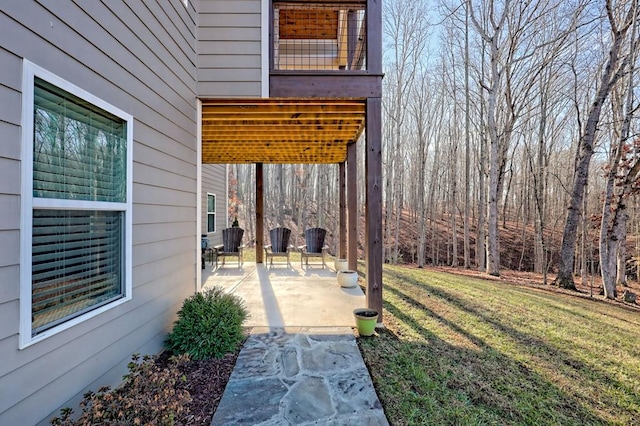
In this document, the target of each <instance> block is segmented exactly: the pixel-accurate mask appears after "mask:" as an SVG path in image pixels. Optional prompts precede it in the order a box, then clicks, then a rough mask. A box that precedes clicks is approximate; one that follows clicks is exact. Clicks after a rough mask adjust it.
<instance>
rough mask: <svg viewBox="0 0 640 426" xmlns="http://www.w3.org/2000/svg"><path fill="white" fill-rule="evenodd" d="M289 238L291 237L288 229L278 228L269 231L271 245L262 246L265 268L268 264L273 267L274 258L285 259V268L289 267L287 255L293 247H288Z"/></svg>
mask: <svg viewBox="0 0 640 426" xmlns="http://www.w3.org/2000/svg"><path fill="white" fill-rule="evenodd" d="M289 237H291V229H288V228H283V227H280V228H274V229H272V230H271V231H269V239H270V240H271V244H268V245H266V246H264V257H265V266H267V264H268V263H270V264H271V266H273V258H274V257H286V258H287V266H291V262H290V261H289V253H290V249H292V248H293V246H290V245H289Z"/></svg>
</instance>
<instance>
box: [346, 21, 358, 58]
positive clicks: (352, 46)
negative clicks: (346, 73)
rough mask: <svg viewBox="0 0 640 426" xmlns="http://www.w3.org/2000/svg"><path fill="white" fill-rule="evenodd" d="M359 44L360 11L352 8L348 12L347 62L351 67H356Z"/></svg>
mask: <svg viewBox="0 0 640 426" xmlns="http://www.w3.org/2000/svg"><path fill="white" fill-rule="evenodd" d="M357 45H358V13H357V12H356V11H355V10H350V11H349V12H348V13H347V63H348V64H349V69H350V70H352V69H353V68H354V58H355V56H356V46H357Z"/></svg>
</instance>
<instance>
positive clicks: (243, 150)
mask: <svg viewBox="0 0 640 426" xmlns="http://www.w3.org/2000/svg"><path fill="white" fill-rule="evenodd" d="M364 124H365V101H364V100H358V99H276V98H264V99H232V100H231V99H225V100H220V99H206V100H202V162H203V163H205V164H213V163H221V164H236V163H266V164H269V163H280V164H330V163H340V162H343V161H345V160H346V158H347V145H348V144H349V143H352V142H356V141H357V140H358V138H359V137H360V135H361V134H362V131H363V129H364Z"/></svg>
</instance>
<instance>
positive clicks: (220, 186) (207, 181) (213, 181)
mask: <svg viewBox="0 0 640 426" xmlns="http://www.w3.org/2000/svg"><path fill="white" fill-rule="evenodd" d="M208 194H214V195H215V196H216V216H215V217H216V219H215V222H216V230H215V232H213V233H207V223H208V222H207V195H208ZM228 199H229V197H228V194H227V166H226V165H225V164H203V165H202V212H201V214H202V221H201V222H202V234H203V235H204V234H207V235H208V238H209V243H210V244H211V245H212V246H216V245H219V244H222V230H223V229H224V228H227V227H228V226H229V223H228V221H227V204H228Z"/></svg>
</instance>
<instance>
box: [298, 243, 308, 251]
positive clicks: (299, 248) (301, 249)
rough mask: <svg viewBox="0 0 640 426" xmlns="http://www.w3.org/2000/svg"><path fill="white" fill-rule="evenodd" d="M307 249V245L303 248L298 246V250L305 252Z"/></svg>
mask: <svg viewBox="0 0 640 426" xmlns="http://www.w3.org/2000/svg"><path fill="white" fill-rule="evenodd" d="M306 248H307V245H306V244H305V245H302V246H298V250H299V251H303V250H304V249H306Z"/></svg>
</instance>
